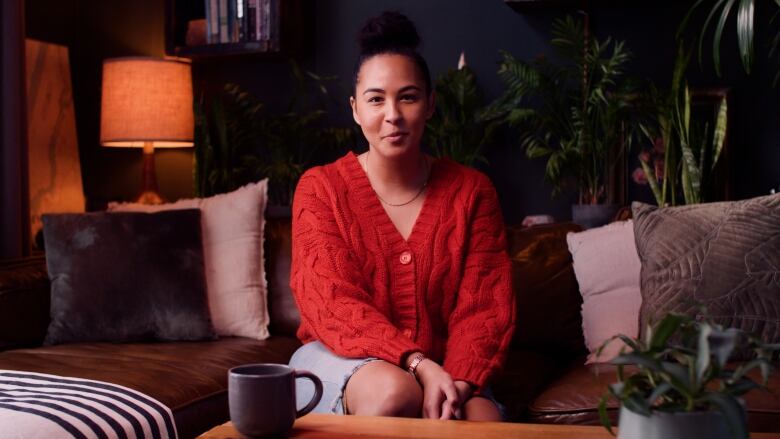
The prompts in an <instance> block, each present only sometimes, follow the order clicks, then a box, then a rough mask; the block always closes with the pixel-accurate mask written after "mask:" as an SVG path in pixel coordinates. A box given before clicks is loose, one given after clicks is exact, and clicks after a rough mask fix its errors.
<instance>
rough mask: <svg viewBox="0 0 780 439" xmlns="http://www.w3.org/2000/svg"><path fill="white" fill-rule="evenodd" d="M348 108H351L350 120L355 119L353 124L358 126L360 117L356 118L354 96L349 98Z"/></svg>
mask: <svg viewBox="0 0 780 439" xmlns="http://www.w3.org/2000/svg"><path fill="white" fill-rule="evenodd" d="M349 106H350V107H352V119H355V123H356V124H358V125H360V117H358V113H357V101H355V97H354V96H350V97H349Z"/></svg>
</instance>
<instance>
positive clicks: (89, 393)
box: [0, 370, 177, 439]
mask: <svg viewBox="0 0 780 439" xmlns="http://www.w3.org/2000/svg"><path fill="white" fill-rule="evenodd" d="M0 432H4V433H2V434H0V435H1V436H3V437H5V435H6V434H7V436H8V437H20V438H21V437H24V438H28V437H29V438H35V437H40V438H48V437H69V436H70V437H74V438H79V439H80V438H84V439H87V438H97V439H113V438H118V439H125V438H127V439H131V438H151V439H158V438H159V439H166V438H176V437H177V436H176V426H175V424H174V422H173V414H172V413H171V410H170V409H169V408H168V407H166V406H165V405H163V404H161V403H160V402H158V401H156V400H155V399H153V398H150V397H149V396H147V395H144V394H143V393H141V392H137V391H135V390H132V389H128V388H126V387H122V386H118V385H116V384H110V383H106V382H101V381H93V380H85V379H80V378H65V377H60V376H56V375H46V374H40V373H32V372H20V371H12V370H0Z"/></svg>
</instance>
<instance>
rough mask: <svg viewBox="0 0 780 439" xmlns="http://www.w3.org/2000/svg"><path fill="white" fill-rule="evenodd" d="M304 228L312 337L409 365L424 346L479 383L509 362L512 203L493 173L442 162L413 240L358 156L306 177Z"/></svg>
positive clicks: (301, 287)
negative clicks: (506, 206) (504, 212)
mask: <svg viewBox="0 0 780 439" xmlns="http://www.w3.org/2000/svg"><path fill="white" fill-rule="evenodd" d="M292 230H293V232H292V233H293V238H292V268H291V274H290V285H291V287H292V290H293V293H294V296H295V300H296V302H297V304H298V308H299V309H300V312H301V326H300V328H299V330H298V337H299V338H300V339H301V341H303V342H304V343H307V342H310V341H314V340H319V341H320V342H321V343H323V344H324V345H325V346H327V347H328V348H329V349H330V350H331V351H333V352H334V353H336V354H337V355H340V356H343V357H351V358H357V357H377V358H380V359H383V360H386V361H388V362H390V363H393V364H397V365H399V366H400V365H401V362H402V361H403V360H404V357H405V356H406V355H408V354H409V353H411V352H413V351H421V352H423V353H424V354H425V355H426V356H428V357H429V358H431V359H433V360H434V361H437V362H439V363H440V364H442V366H443V368H444V369H445V370H446V371H447V372H448V373H450V375H451V376H452V378H453V379H454V380H464V381H467V382H469V383H471V384H473V385H475V386H477V387H479V388H481V387H483V386H484V385H485V383H486V381H487V380H488V379H489V378H490V377H491V375H493V374H494V372H495V371H496V370H497V369H499V368H500V366H501V365H502V363H503V360H504V357H505V354H506V349H507V346H508V345H509V342H510V339H511V338H512V334H513V332H514V318H515V304H514V295H513V293H512V285H511V272H510V261H509V256H508V255H507V252H506V238H505V232H504V224H503V220H502V217H501V210H500V208H499V204H498V199H497V197H496V192H495V189H494V188H493V185H492V184H491V183H490V180H489V179H488V178H487V177H485V176H484V175H483V174H481V173H479V172H478V171H475V170H473V169H471V168H467V167H465V166H461V165H459V164H457V163H455V162H453V161H452V160H449V159H439V160H437V161H435V162H434V164H433V165H432V168H431V175H430V178H429V181H428V188H427V194H426V198H425V201H424V203H423V207H422V210H421V211H420V214H419V216H418V218H417V220H416V222H415V224H414V227H413V229H412V232H411V235H410V236H409V237H408V240H404V239H403V237H402V236H401V234H400V233H399V232H398V230H397V229H396V228H395V225H394V224H393V223H392V221H391V220H390V217H389V216H388V215H387V213H386V212H385V210H384V208H383V207H382V205H381V204H380V201H379V199H378V198H377V196H376V194H375V193H374V191H373V189H372V187H371V184H370V183H369V180H368V177H367V175H366V174H365V171H364V170H363V168H362V167H361V166H360V164H359V162H358V160H357V156H356V155H355V154H354V153H352V152H350V153H348V154H347V155H346V156H344V157H342V158H340V159H339V160H337V161H336V162H334V163H331V164H329V165H326V166H321V167H315V168H312V169H310V170H308V171H307V172H306V173H305V174H304V175H303V176H302V177H301V179H300V182H299V183H298V187H297V188H296V191H295V196H294V201H293V228H292Z"/></svg>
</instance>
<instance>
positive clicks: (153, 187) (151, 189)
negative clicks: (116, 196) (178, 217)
mask: <svg viewBox="0 0 780 439" xmlns="http://www.w3.org/2000/svg"><path fill="white" fill-rule="evenodd" d="M135 202H136V203H140V204H163V203H165V199H164V198H163V197H161V196H160V194H158V193H157V176H156V175H155V171H154V144H153V143H152V142H144V164H143V189H141V194H140V195H139V196H138V198H137V199H136V200H135Z"/></svg>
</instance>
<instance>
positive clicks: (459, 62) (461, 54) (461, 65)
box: [458, 52, 466, 70]
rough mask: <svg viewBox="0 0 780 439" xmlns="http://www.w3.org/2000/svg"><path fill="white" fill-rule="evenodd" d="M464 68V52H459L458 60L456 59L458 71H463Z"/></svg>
mask: <svg viewBox="0 0 780 439" xmlns="http://www.w3.org/2000/svg"><path fill="white" fill-rule="evenodd" d="M464 67H466V52H460V58H459V59H458V70H463V68H464Z"/></svg>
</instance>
